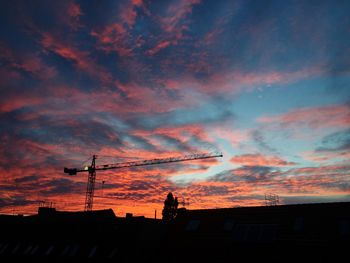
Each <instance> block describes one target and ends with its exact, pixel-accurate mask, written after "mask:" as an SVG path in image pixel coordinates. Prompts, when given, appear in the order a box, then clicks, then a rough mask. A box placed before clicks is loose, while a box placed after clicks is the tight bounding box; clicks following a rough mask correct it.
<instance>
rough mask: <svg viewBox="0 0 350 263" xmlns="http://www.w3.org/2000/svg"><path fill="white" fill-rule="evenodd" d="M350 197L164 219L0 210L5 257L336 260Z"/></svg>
mask: <svg viewBox="0 0 350 263" xmlns="http://www.w3.org/2000/svg"><path fill="white" fill-rule="evenodd" d="M349 245H350V203H326V204H306V205H284V206H271V207H242V208H227V209H210V210H184V209H180V210H179V214H178V217H177V219H176V220H175V221H174V222H172V223H170V224H166V223H164V222H162V221H160V220H154V219H147V218H144V217H128V218H120V217H116V216H115V214H114V213H113V211H112V210H101V211H93V212H60V211H56V210H54V209H45V208H43V209H41V210H39V213H38V215H35V216H28V217H23V216H5V215H0V262H6V259H8V261H9V262H14V260H16V259H17V260H23V259H33V260H35V261H36V262H67V261H68V262H70V261H74V262H76V261H83V262H93V261H94V262H253V261H254V262H256V261H258V260H259V261H269V262H300V261H302V262H306V261H309V262H337V261H340V259H342V257H345V258H347V257H348V255H347V250H348V249H349Z"/></svg>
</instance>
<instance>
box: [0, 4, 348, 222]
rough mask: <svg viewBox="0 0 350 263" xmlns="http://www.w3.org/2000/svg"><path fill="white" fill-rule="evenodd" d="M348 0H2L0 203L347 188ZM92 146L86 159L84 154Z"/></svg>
mask: <svg viewBox="0 0 350 263" xmlns="http://www.w3.org/2000/svg"><path fill="white" fill-rule="evenodd" d="M348 10H349V3H346V2H344V1H337V2H330V1H320V2H319V3H318V4H317V6H315V5H314V4H312V3H308V2H303V3H295V2H294V1H287V3H285V4H283V5H281V4H279V3H277V2H276V1H271V2H267V3H260V2H259V1H234V2H233V1H216V2H215V1H207V0H191V1H186V0H171V1H143V0H120V1H79V0H62V1H54V2H50V3H49V2H46V1H35V3H32V2H29V1H24V0H15V1H14V2H13V1H11V3H10V2H4V3H2V5H1V9H0V29H1V36H0V92H1V96H0V122H1V125H0V175H1V176H0V200H1V201H0V213H17V212H18V213H35V212H36V209H37V206H38V203H39V202H42V201H46V202H54V203H55V206H56V207H57V208H58V209H65V210H75V211H76V210H81V209H83V207H84V201H85V191H86V177H87V174H85V173H79V174H78V175H76V176H69V175H66V174H64V173H63V167H83V166H85V165H89V163H90V161H91V156H92V155H93V154H97V155H98V159H97V163H98V164H99V165H102V164H106V163H116V162H125V161H136V160H139V161H140V160H146V159H154V158H168V157H178V156H183V155H187V154H191V153H198V152H212V151H222V152H223V158H213V159H206V160H195V161H191V162H179V163H172V164H162V165H153V166H147V167H146V166H145V167H132V168H129V169H117V170H111V171H99V172H98V174H97V181H96V197H95V198H96V201H95V203H94V209H104V208H110V207H111V208H113V209H114V210H115V212H116V213H117V214H118V215H124V213H126V212H133V213H134V214H144V215H146V216H150V217H153V216H154V210H157V211H159V212H160V211H161V209H162V205H163V201H164V198H165V197H166V195H167V193H168V192H169V191H172V192H174V193H175V195H177V196H178V197H179V199H180V200H181V202H183V201H184V203H185V204H187V203H190V208H215V207H232V206H244V205H263V204H264V195H265V193H269V192H274V193H277V194H278V195H279V196H280V198H281V200H282V202H284V203H292V202H308V201H310V202H311V201H312V202H316V201H317V200H319V201H322V202H326V201H349V200H350V199H349V198H350V197H349V195H348V192H349V179H348V178H349V167H348V165H347V164H348V163H349V160H350V154H349V127H350V110H349V109H350V108H349V101H350V93H349V89H348V87H349V83H350V82H349V76H350V75H349V74H350V64H349V59H348V57H349V56H350V53H349V48H348V47H349V45H350V31H349V28H350V17H349V15H348V12H347V11H348ZM89 157H90V159H88V158H89Z"/></svg>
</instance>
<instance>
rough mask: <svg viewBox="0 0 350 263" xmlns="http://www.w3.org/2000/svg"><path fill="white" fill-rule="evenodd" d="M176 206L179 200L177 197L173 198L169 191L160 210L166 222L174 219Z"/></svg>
mask: <svg viewBox="0 0 350 263" xmlns="http://www.w3.org/2000/svg"><path fill="white" fill-rule="evenodd" d="M178 206H179V202H178V200H177V197H175V198H174V196H173V194H172V193H169V194H168V195H167V197H166V199H165V201H164V208H163V211H162V215H163V220H164V221H167V222H169V221H172V220H174V219H175V217H176V215H177V208H178Z"/></svg>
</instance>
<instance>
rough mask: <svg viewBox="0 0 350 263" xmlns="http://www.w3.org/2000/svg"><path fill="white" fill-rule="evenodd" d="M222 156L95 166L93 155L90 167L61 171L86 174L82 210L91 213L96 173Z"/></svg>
mask: <svg viewBox="0 0 350 263" xmlns="http://www.w3.org/2000/svg"><path fill="white" fill-rule="evenodd" d="M222 156H223V155H222V153H220V152H213V153H196V154H190V155H184V156H179V157H168V158H160V159H151V160H143V161H134V162H122V163H113V164H104V165H96V159H97V155H93V156H92V160H91V165H90V166H86V167H83V168H67V167H64V169H63V171H64V173H67V174H69V175H76V174H77V173H80V172H88V181H87V185H86V195H85V207H84V209H85V211H92V207H93V201H94V191H95V181H96V171H103V170H110V169H120V168H128V167H135V166H145V165H155V164H164V163H174V162H184V161H191V160H199V159H208V158H214V157H222Z"/></svg>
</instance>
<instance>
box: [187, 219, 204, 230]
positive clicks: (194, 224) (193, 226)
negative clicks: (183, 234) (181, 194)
mask: <svg viewBox="0 0 350 263" xmlns="http://www.w3.org/2000/svg"><path fill="white" fill-rule="evenodd" d="M200 223H201V222H200V221H199V220H190V221H188V223H187V225H186V228H185V229H186V231H197V230H198V228H199V225H200Z"/></svg>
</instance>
